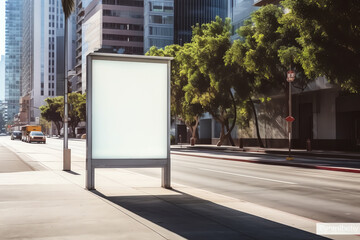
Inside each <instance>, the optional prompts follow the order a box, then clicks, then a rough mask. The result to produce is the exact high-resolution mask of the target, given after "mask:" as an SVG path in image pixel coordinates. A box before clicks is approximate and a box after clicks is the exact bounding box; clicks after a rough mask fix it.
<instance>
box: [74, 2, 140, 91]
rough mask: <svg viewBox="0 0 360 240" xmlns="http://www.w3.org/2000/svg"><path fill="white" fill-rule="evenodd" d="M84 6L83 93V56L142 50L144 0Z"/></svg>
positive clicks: (82, 61)
mask: <svg viewBox="0 0 360 240" xmlns="http://www.w3.org/2000/svg"><path fill="white" fill-rule="evenodd" d="M84 9H85V15H84V19H83V23H82V30H81V33H82V60H81V67H82V74H81V77H82V84H81V85H82V92H85V90H86V56H87V55H88V54H89V53H92V52H105V53H121V54H137V55H142V54H143V53H144V0H131V1H129V0H121V1H120V0H93V1H91V2H90V3H89V4H88V5H87V6H86V8H84Z"/></svg>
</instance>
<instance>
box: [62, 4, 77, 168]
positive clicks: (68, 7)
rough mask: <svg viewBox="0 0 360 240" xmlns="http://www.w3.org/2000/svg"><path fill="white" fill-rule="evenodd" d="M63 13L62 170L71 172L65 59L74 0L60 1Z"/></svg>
mask: <svg viewBox="0 0 360 240" xmlns="http://www.w3.org/2000/svg"><path fill="white" fill-rule="evenodd" d="M61 3H62V7H63V12H64V15H65V29H64V31H65V34H64V49H65V50H64V51H65V54H64V58H65V59H64V65H65V68H64V78H65V81H64V82H65V84H64V152H63V170H66V171H70V170H71V155H70V150H69V149H68V77H67V72H68V69H67V58H68V43H67V42H68V41H67V40H68V39H67V38H68V18H69V16H70V15H71V13H72V12H73V10H74V7H75V2H74V0H61Z"/></svg>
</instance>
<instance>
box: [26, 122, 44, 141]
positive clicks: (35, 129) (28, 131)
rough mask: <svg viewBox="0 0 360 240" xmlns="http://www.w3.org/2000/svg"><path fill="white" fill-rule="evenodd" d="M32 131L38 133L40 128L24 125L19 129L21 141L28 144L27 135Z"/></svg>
mask: <svg viewBox="0 0 360 240" xmlns="http://www.w3.org/2000/svg"><path fill="white" fill-rule="evenodd" d="M32 131H39V132H41V126H35V125H26V126H22V127H21V133H22V136H21V141H23V142H28V141H29V134H30V132H32Z"/></svg>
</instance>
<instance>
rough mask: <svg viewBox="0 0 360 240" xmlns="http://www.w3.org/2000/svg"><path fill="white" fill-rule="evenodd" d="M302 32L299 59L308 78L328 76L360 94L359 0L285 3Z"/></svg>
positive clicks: (299, 41)
mask: <svg viewBox="0 0 360 240" xmlns="http://www.w3.org/2000/svg"><path fill="white" fill-rule="evenodd" d="M282 4H283V5H284V6H285V7H287V8H288V9H290V13H289V18H291V19H292V21H293V23H294V26H296V28H297V29H298V31H299V37H298V39H297V41H298V43H299V44H300V45H301V46H302V49H301V54H300V60H301V64H302V67H303V68H304V69H305V73H306V75H307V76H308V77H309V78H315V77H318V76H325V77H326V78H327V79H328V80H329V81H330V82H332V83H335V84H340V85H341V86H342V87H343V88H344V89H346V90H349V91H351V92H354V93H360V79H359V76H360V47H359V46H360V44H359V43H360V14H359V13H360V4H359V1H358V0H346V1H344V0H321V1H320V0H316V1H315V0H286V1H284V2H283V3H282Z"/></svg>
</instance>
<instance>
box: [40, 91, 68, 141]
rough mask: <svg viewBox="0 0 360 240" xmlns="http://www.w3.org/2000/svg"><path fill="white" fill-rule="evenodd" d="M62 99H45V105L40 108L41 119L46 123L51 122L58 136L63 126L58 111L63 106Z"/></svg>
mask: <svg viewBox="0 0 360 240" xmlns="http://www.w3.org/2000/svg"><path fill="white" fill-rule="evenodd" d="M63 101H64V100H63V97H62V96H61V97H55V98H46V99H45V102H46V105H43V106H41V107H40V111H41V117H42V118H44V119H46V120H47V121H52V122H53V123H54V124H55V126H56V129H57V131H58V135H60V130H61V128H62V126H63V120H62V117H61V114H60V112H59V109H61V108H62V106H63Z"/></svg>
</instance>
